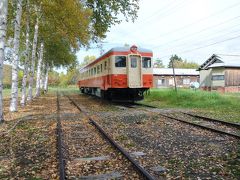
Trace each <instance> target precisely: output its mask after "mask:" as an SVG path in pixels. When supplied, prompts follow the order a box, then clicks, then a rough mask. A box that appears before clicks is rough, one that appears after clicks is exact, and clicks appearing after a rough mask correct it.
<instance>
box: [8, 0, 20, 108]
mask: <svg viewBox="0 0 240 180" xmlns="http://www.w3.org/2000/svg"><path fill="white" fill-rule="evenodd" d="M21 18H22V0H18V1H17V14H16V19H15V27H14V40H13V42H14V47H13V62H12V92H11V102H10V108H9V110H10V111H11V112H15V111H17V110H18V64H19V41H20V30H21V26H20V23H21Z"/></svg>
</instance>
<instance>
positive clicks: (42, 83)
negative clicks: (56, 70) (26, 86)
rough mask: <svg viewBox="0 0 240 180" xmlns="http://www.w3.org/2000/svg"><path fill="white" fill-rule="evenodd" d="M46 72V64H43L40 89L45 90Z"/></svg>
mask: <svg viewBox="0 0 240 180" xmlns="http://www.w3.org/2000/svg"><path fill="white" fill-rule="evenodd" d="M45 72H46V63H45V62H44V63H43V67H42V72H41V79H40V89H41V90H43V87H44V80H45Z"/></svg>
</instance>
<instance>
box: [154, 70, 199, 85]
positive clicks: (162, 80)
mask: <svg viewBox="0 0 240 180" xmlns="http://www.w3.org/2000/svg"><path fill="white" fill-rule="evenodd" d="M175 77H176V84H177V87H186V88H188V87H190V84H191V83H192V82H199V72H198V71H196V69H179V68H176V69H175ZM173 86H174V78H173V69H172V68H153V87H154V88H164V87H173Z"/></svg>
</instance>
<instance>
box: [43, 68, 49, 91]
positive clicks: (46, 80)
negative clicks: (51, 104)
mask: <svg viewBox="0 0 240 180" xmlns="http://www.w3.org/2000/svg"><path fill="white" fill-rule="evenodd" d="M48 71H49V64H48V63H46V74H45V80H44V92H45V93H46V92H47V91H48Z"/></svg>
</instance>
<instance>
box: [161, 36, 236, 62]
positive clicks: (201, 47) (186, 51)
mask: <svg viewBox="0 0 240 180" xmlns="http://www.w3.org/2000/svg"><path fill="white" fill-rule="evenodd" d="M237 38H240V35H238V36H235V37H232V38H228V39H224V40H221V41H217V42H214V43H211V44H208V45H205V46H200V47H197V48H194V49H190V50H185V51H181V52H178V53H177V54H180V53H189V52H192V51H196V50H198V49H203V48H206V47H209V46H213V45H216V44H220V43H223V42H226V41H230V40H234V39H237ZM171 55H172V54H169V55H165V56H163V57H161V58H165V57H169V56H171Z"/></svg>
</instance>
